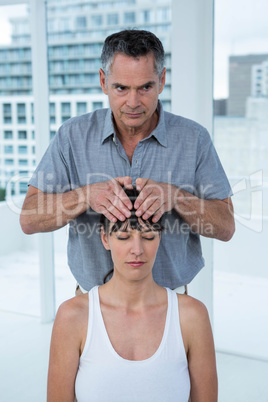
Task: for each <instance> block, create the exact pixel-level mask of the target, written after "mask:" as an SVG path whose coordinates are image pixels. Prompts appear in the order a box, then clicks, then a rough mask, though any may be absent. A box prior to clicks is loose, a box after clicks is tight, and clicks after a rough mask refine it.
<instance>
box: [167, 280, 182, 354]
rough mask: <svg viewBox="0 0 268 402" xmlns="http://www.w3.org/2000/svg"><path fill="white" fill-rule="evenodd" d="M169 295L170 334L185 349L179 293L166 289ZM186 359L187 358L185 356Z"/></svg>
mask: <svg viewBox="0 0 268 402" xmlns="http://www.w3.org/2000/svg"><path fill="white" fill-rule="evenodd" d="M166 289H167V292H168V295H169V303H170V324H169V334H170V336H172V337H173V339H177V341H178V345H180V347H181V348H183V350H185V349H184V343H183V338H182V333H181V324H180V313H179V302H178V296H177V293H176V292H174V291H173V290H171V289H169V288H166ZM185 357H186V356H185Z"/></svg>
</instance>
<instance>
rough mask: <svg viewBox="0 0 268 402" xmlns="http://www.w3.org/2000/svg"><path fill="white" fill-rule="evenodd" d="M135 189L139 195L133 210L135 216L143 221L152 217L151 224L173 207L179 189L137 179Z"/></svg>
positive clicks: (148, 180)
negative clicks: (140, 217) (134, 210)
mask: <svg viewBox="0 0 268 402" xmlns="http://www.w3.org/2000/svg"><path fill="white" fill-rule="evenodd" d="M136 188H137V190H139V191H140V194H139V196H138V198H137V200H136V202H135V204H134V208H135V209H137V211H136V215H137V216H142V218H143V219H144V220H146V219H149V218H150V217H151V216H152V215H154V217H153V222H157V221H158V220H159V219H160V218H161V216H162V215H163V214H164V213H165V212H168V211H171V210H172V209H173V208H174V207H175V202H176V194H177V192H178V191H179V189H178V188H177V187H175V186H172V185H171V184H167V183H159V182H157V181H154V180H150V179H142V178H138V179H137V180H136Z"/></svg>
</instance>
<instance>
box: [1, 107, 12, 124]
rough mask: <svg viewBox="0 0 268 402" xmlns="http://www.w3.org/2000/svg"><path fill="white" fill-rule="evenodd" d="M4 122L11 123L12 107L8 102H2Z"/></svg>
mask: <svg viewBox="0 0 268 402" xmlns="http://www.w3.org/2000/svg"><path fill="white" fill-rule="evenodd" d="M3 115H4V124H11V123H12V109H11V104H10V103H4V104H3Z"/></svg>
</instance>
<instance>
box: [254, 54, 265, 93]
mask: <svg viewBox="0 0 268 402" xmlns="http://www.w3.org/2000/svg"><path fill="white" fill-rule="evenodd" d="M251 96H253V97H268V57H267V60H266V61H263V62H262V63H261V64H255V65H254V66H252V69H251Z"/></svg>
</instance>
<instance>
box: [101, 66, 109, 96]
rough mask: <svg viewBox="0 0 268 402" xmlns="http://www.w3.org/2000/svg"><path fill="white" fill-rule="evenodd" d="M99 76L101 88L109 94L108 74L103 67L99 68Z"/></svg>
mask: <svg viewBox="0 0 268 402" xmlns="http://www.w3.org/2000/svg"><path fill="white" fill-rule="evenodd" d="M99 76H100V85H101V89H102V91H103V92H104V93H105V95H108V91H107V88H106V76H105V73H104V71H103V69H102V68H100V69H99Z"/></svg>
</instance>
